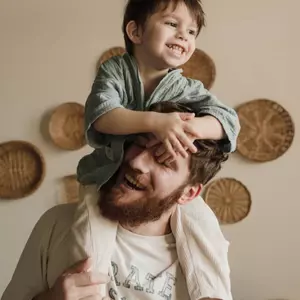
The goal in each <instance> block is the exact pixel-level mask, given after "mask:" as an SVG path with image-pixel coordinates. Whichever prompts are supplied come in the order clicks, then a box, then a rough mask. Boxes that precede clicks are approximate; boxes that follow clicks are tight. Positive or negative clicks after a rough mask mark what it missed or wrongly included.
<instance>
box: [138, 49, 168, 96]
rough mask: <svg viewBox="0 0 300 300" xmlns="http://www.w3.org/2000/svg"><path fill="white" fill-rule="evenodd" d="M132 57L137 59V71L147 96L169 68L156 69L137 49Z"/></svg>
mask: <svg viewBox="0 0 300 300" xmlns="http://www.w3.org/2000/svg"><path fill="white" fill-rule="evenodd" d="M134 57H135V59H136V61H137V64H138V68H139V73H140V76H141V78H142V81H143V84H144V92H145V94H146V95H147V96H150V95H151V94H152V92H153V91H154V90H155V88H156V87H157V86H158V84H159V83H160V81H161V80H162V79H163V78H164V77H165V75H166V74H167V73H168V71H169V70H168V69H163V70H157V69H156V68H155V67H153V65H151V63H149V61H147V59H146V58H145V57H144V56H143V54H140V53H139V52H138V51H136V52H135V54H134Z"/></svg>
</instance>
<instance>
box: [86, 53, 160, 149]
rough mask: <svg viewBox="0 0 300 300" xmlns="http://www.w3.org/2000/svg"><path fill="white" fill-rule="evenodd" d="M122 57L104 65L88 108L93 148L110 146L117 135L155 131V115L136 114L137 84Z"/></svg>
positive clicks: (137, 112) (89, 136)
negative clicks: (135, 90) (135, 91)
mask: <svg viewBox="0 0 300 300" xmlns="http://www.w3.org/2000/svg"><path fill="white" fill-rule="evenodd" d="M126 68H127V66H126V64H125V63H124V60H123V59H122V57H113V58H111V59H109V60H108V61H106V62H105V63H104V64H102V65H101V66H100V68H99V71H98V74H97V76H96V79H95V81H94V84H93V87H92V90H91V92H90V95H89V96H88V99H87V101H86V105H85V132H86V138H87V141H88V144H89V145H91V146H92V147H93V148H98V147H99V146H102V145H108V144H109V142H110V141H111V139H112V137H113V135H128V134H135V133H142V132H149V131H151V130H152V128H153V125H154V124H155V120H156V117H157V113H155V112H147V111H136V110H134V109H135V107H136V103H135V101H136V100H135V99H134V91H133V88H134V87H133V86H132V85H133V83H132V81H131V80H132V78H131V77H130V74H129V73H128V70H127V69H126Z"/></svg>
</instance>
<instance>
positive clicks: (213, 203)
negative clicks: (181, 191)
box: [205, 178, 251, 224]
mask: <svg viewBox="0 0 300 300" xmlns="http://www.w3.org/2000/svg"><path fill="white" fill-rule="evenodd" d="M205 202H206V203H207V204H208V205H209V206H210V208H211V209H212V210H213V211H214V213H215V215H216V216H217V218H218V220H219V222H220V223H221V224H234V223H237V222H239V221H241V220H243V219H244V218H246V216H247V215H248V214H249V212H250V208H251V195H250V192H249V191H248V189H247V188H246V187H245V186H244V185H243V184H242V183H241V182H240V181H238V180H236V179H233V178H221V179H218V180H215V181H214V182H212V183H211V184H210V185H209V186H208V188H207V190H206V193H205Z"/></svg>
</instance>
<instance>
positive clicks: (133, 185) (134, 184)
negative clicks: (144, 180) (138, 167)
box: [124, 173, 146, 191]
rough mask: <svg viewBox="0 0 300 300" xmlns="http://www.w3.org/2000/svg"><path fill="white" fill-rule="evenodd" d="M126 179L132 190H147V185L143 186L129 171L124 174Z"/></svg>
mask: <svg viewBox="0 0 300 300" xmlns="http://www.w3.org/2000/svg"><path fill="white" fill-rule="evenodd" d="M124 181H125V184H126V185H127V186H128V187H129V188H130V189H132V190H137V191H144V190H146V187H145V186H143V185H142V184H141V183H139V182H138V181H137V180H135V179H134V178H133V177H132V176H131V175H129V174H128V173H126V174H125V176H124Z"/></svg>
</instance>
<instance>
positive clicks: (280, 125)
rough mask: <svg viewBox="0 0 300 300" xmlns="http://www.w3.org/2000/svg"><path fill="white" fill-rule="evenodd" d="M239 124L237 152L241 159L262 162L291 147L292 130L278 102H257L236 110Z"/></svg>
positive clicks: (290, 120) (289, 121)
mask: <svg viewBox="0 0 300 300" xmlns="http://www.w3.org/2000/svg"><path fill="white" fill-rule="evenodd" d="M237 113H238V116H239V119H240V123H241V132H240V134H239V137H238V143H237V150H238V152H239V153H240V154H241V155H243V156H244V157H246V158H248V159H250V160H253V161H257V162H266V161H271V160H275V159H277V158H279V157H280V156H282V155H283V154H284V153H285V152H286V151H287V150H288V149H289V148H290V146H291V144H292V142H293V139H294V134H295V128H294V123H293V121H292V118H291V116H290V114H289V113H288V112H287V111H286V110H285V109H284V108H283V107H282V106H281V105H280V104H278V103H276V102H274V101H271V100H269V99H257V100H252V101H249V102H247V103H245V104H242V105H241V106H240V107H238V108H237Z"/></svg>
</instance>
